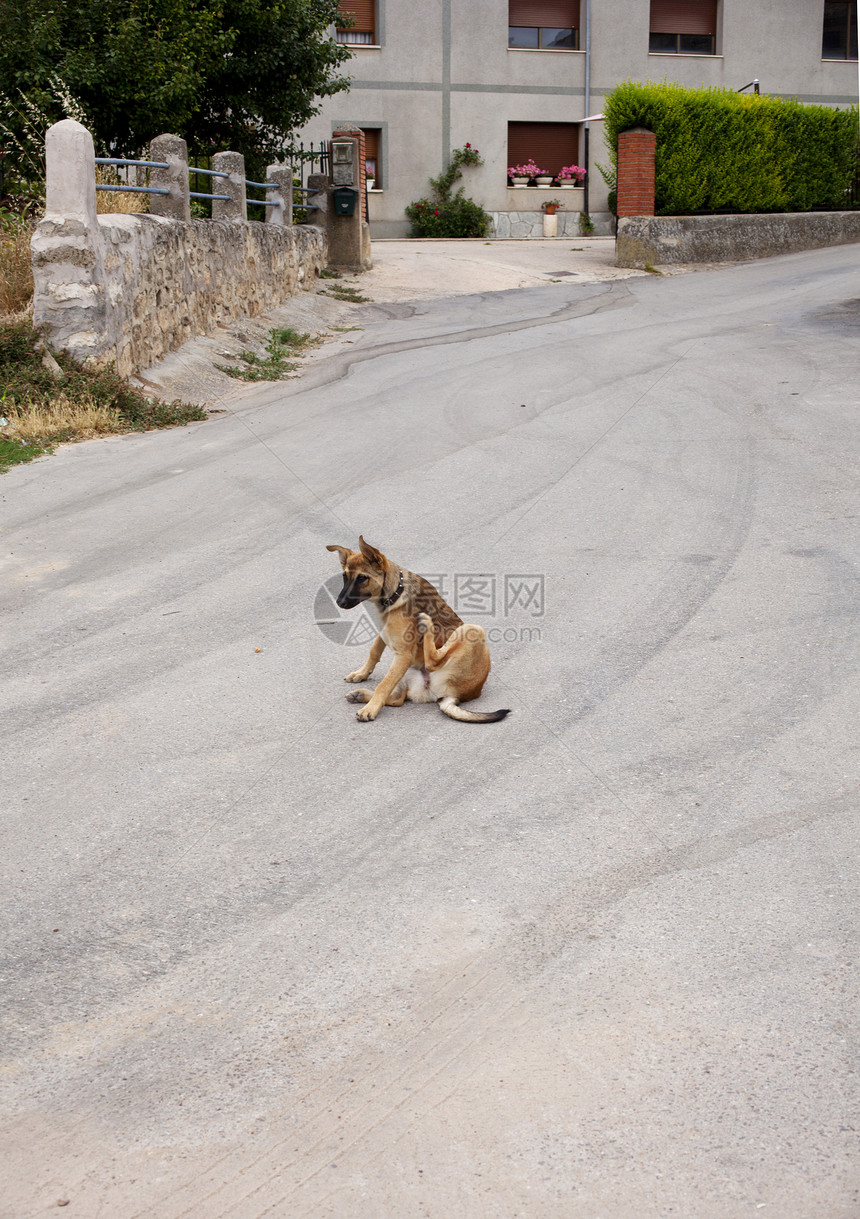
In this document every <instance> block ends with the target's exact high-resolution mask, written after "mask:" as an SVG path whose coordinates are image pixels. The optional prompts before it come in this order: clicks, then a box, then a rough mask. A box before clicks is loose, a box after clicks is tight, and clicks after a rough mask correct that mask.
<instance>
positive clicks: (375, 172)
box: [361, 127, 382, 190]
mask: <svg viewBox="0 0 860 1219" xmlns="http://www.w3.org/2000/svg"><path fill="white" fill-rule="evenodd" d="M361 130H362V131H363V132H364V173H365V176H366V177H368V178H373V179H374V189H375V190H381V189H382V160H381V157H380V153H381V151H382V140H381V138H380V137H381V135H382V132H381V130H380V128H379V127H362V129H361Z"/></svg>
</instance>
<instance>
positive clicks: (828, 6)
mask: <svg viewBox="0 0 860 1219" xmlns="http://www.w3.org/2000/svg"><path fill="white" fill-rule="evenodd" d="M821 58H822V59H856V58H857V4H856V0H824V33H823V35H822V39H821Z"/></svg>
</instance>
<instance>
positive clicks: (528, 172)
mask: <svg viewBox="0 0 860 1219" xmlns="http://www.w3.org/2000/svg"><path fill="white" fill-rule="evenodd" d="M508 173H509V174H510V175H511V178H512V179H513V183H514V186H527V185H528V182H529V179H530V178H536V177H537V176H538V175H539V174H542V173H543V170H542V169H540V168H539V167H538V166H537V165H535V163H534V161H533V160H532V159H531V157H530V158H529V159H528V161H526V163H525V165H511V166H510V167H509V168H508Z"/></svg>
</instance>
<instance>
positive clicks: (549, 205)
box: [541, 199, 564, 216]
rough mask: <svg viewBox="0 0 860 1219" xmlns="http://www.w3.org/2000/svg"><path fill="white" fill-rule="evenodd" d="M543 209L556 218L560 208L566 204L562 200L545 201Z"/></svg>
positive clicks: (542, 205)
mask: <svg viewBox="0 0 860 1219" xmlns="http://www.w3.org/2000/svg"><path fill="white" fill-rule="evenodd" d="M541 207H542V208H543V210H544V211H545V212H546V214H547V215H548V216H554V215H555V214H556V212H557V211H558V209H559V208H560V207H564V204H563V203H562V201H561V200H560V199H544V201H543V203H542V204H541Z"/></svg>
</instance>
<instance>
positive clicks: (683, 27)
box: [651, 0, 717, 35]
mask: <svg viewBox="0 0 860 1219" xmlns="http://www.w3.org/2000/svg"><path fill="white" fill-rule="evenodd" d="M716 32H717V0H651V33H652V34H714V35H715V34H716Z"/></svg>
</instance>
